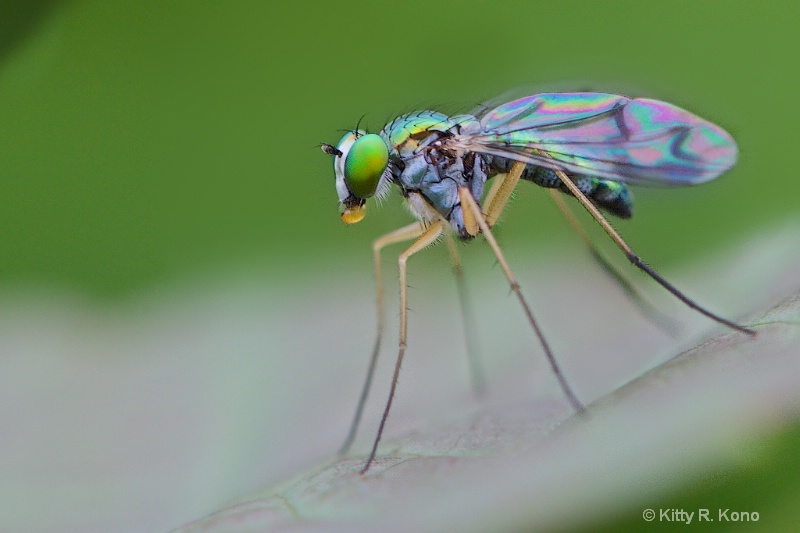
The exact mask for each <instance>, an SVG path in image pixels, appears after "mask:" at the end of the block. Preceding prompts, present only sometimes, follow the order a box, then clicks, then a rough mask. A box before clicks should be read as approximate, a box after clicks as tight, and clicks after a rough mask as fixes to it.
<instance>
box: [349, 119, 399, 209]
mask: <svg viewBox="0 0 800 533" xmlns="http://www.w3.org/2000/svg"><path fill="white" fill-rule="evenodd" d="M388 163H389V150H388V149H387V148H386V143H385V142H383V139H382V138H381V136H380V135H377V134H375V133H369V134H367V135H362V136H361V137H359V138H358V139H356V141H355V142H354V143H353V146H352V147H350V151H349V152H348V153H347V158H346V159H345V162H344V182H345V183H346V184H347V188H348V189H350V192H352V193H353V194H354V195H355V196H358V197H359V198H369V197H370V196H372V195H374V194H375V189H377V188H378V181H379V180H380V179H381V175H382V174H383V171H384V170H386V165H387V164H388Z"/></svg>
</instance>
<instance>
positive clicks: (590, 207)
mask: <svg viewBox="0 0 800 533" xmlns="http://www.w3.org/2000/svg"><path fill="white" fill-rule="evenodd" d="M555 173H556V175H557V176H558V178H559V179H560V180H561V181H562V182H563V183H564V185H566V186H567V188H568V189H569V191H570V192H571V193H572V195H573V196H575V198H577V199H578V200H579V201H580V202H581V204H583V207H585V208H586V210H587V211H589V213H590V214H591V215H592V217H594V219H595V220H596V221H597V223H598V224H600V226H602V228H603V229H604V230H605V232H606V233H608V236H609V237H611V239H612V240H613V241H614V242H615V243H617V246H619V248H620V250H622V252H623V253H624V254H625V256H626V257H627V258H628V260H629V261H630V262H631V263H633V264H634V265H636V266H637V267H638V268H640V269H641V270H643V271H644V272H645V273H646V274H647V275H648V276H650V277H651V278H653V279H654V280H656V281H657V282H658V283H659V284H660V285H661V286H662V287H664V288H665V289H667V290H668V291H669V292H671V293H672V294H673V295H674V296H675V297H676V298H678V299H679V300H680V301H682V302H683V303H685V304H686V305H688V306H689V307H691V308H692V309H694V310H696V311H698V312H700V313H702V314H704V315H705V316H707V317H708V318H710V319H712V320H715V321H717V322H719V323H720V324H723V325H725V326H728V327H729V328H731V329H735V330H736V331H741V332H742V333H747V334H748V335H755V334H756V332H755V330H752V329H750V328H746V327H744V326H740V325H739V324H736V323H735V322H731V321H730V320H727V319H725V318H722V317H721V316H719V315H717V314H714V313H712V312H711V311H709V310H708V309H706V308H705V307H702V306H701V305H699V304H697V303H695V301H694V300H691V299H690V298H689V297H688V296H686V295H685V294H683V293H682V292H681V291H679V290H678V289H677V288H676V287H675V286H674V285H672V284H671V283H669V282H668V281H667V280H665V279H664V278H662V277H661V276H660V275H659V274H658V273H657V272H656V271H655V270H653V269H652V268H651V267H650V265H648V264H647V263H645V262H644V261H642V260H641V259H640V258H639V256H638V255H636V253H635V252H634V251H633V250H632V249H631V247H630V246H628V243H626V242H625V241H624V240H623V239H622V237H620V235H619V233H617V231H616V230H615V229H614V228H613V227H612V226H611V224H610V223H609V222H608V220H606V218H605V217H604V216H603V214H602V213H601V212H600V210H599V209H597V206H595V205H594V204H593V203H592V202H591V200H589V199H588V198H587V197H586V195H585V194H583V193H582V192H581V190H580V189H579V188H578V186H577V185H575V184H574V183H573V182H572V180H571V179H569V177H568V176H567V175H566V174H565V173H564V172H563V171H561V170H556V171H555Z"/></svg>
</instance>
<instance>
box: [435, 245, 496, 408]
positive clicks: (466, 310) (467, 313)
mask: <svg viewBox="0 0 800 533" xmlns="http://www.w3.org/2000/svg"><path fill="white" fill-rule="evenodd" d="M444 234H445V236H446V237H447V249H448V251H449V252H450V260H451V261H452V262H453V275H454V276H455V278H456V286H457V287H458V300H459V304H460V305H461V322H462V324H463V327H464V335H466V340H467V357H468V358H469V368H470V377H471V378H472V388H473V390H474V391H475V394H477V395H478V396H482V395H483V394H484V393H485V392H486V377H485V374H484V372H483V366H482V365H481V361H480V358H479V357H478V354H477V352H476V351H475V349H476V346H477V345H478V343H477V340H476V339H475V317H473V315H472V306H470V305H469V295H468V293H467V286H466V284H465V283H464V269H463V268H462V266H461V258H460V257H459V256H458V247H457V246H456V240H455V239H454V238H453V235H452V234H451V233H450V232H449V231H445V232H444Z"/></svg>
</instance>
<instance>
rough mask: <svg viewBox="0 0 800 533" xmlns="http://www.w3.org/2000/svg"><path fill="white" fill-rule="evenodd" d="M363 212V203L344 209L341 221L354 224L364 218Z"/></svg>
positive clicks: (364, 209)
mask: <svg viewBox="0 0 800 533" xmlns="http://www.w3.org/2000/svg"><path fill="white" fill-rule="evenodd" d="M365 214H366V206H365V205H358V206H356V207H353V208H348V209H345V210H344V213H342V222H344V223H345V224H355V223H356V222H360V221H361V220H362V219H363V218H364V215H365Z"/></svg>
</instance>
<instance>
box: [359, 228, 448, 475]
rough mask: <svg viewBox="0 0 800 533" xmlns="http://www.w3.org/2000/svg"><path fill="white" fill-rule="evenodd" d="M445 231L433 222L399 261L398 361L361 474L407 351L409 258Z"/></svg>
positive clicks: (374, 446)
mask: <svg viewBox="0 0 800 533" xmlns="http://www.w3.org/2000/svg"><path fill="white" fill-rule="evenodd" d="M443 229H444V225H443V222H441V221H436V222H433V223H432V224H431V225H430V226H428V227H427V228H425V230H424V231H423V232H422V234H421V235H420V236H419V237H418V238H417V240H416V241H414V244H412V245H411V246H409V247H408V249H407V250H406V251H405V252H403V253H402V254H400V258H399V259H398V265H399V271H400V344H399V347H398V353H397V361H396V362H395V365H394V375H393V376H392V386H391V388H390V389H389V399H388V400H387V401H386V407H385V408H384V410H383V416H382V417H381V423H380V426H378V434H377V435H376V436H375V442H374V443H373V444H372V451H371V452H370V454H369V457H368V458H367V462H366V463H365V464H364V468H362V469H361V473H362V474H364V473H366V471H367V470H369V467H370V465H371V464H372V461H373V460H374V459H375V453H376V452H377V451H378V443H379V442H380V441H381V435H382V434H383V428H384V426H385V425H386V419H387V418H388V417H389V410H390V409H391V407H392V400H393V399H394V392H395V389H396V388H397V378H398V377H399V376H400V367H401V366H402V364H403V355H404V353H405V351H406V338H407V335H406V334H407V330H408V286H407V278H406V263H407V262H408V258H409V257H411V256H412V255H414V254H415V253H417V252H419V251H420V250H423V249H425V248H427V247H428V246H430V245H431V244H433V243H434V242H436V239H438V238H439V236H440V235H441V234H442V231H443Z"/></svg>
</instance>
